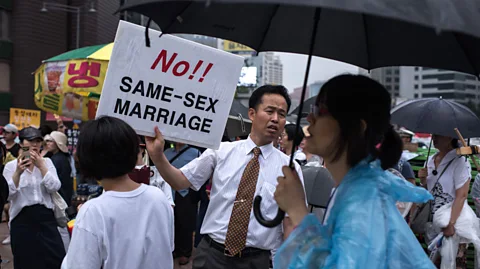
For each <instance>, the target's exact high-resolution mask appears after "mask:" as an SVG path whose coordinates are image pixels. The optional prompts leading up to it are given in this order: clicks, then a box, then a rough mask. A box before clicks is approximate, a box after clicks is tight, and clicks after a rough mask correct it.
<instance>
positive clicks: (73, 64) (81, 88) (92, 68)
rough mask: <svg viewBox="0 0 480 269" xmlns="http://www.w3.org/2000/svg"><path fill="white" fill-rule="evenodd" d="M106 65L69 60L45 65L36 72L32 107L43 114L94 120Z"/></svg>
mask: <svg viewBox="0 0 480 269" xmlns="http://www.w3.org/2000/svg"><path fill="white" fill-rule="evenodd" d="M107 67H108V61H101V60H95V59H72V60H68V61H56V62H46V63H44V64H42V66H41V67H40V68H38V69H37V70H36V71H35V94H34V96H35V97H34V98H35V104H36V105H37V107H38V108H40V109H42V110H43V111H46V112H50V113H54V114H58V115H62V116H65V117H69V118H73V119H79V120H84V121H87V120H89V119H94V118H95V114H96V109H97V106H98V100H99V98H100V93H101V91H102V87H103V82H104V79H105V73H106V71H107Z"/></svg>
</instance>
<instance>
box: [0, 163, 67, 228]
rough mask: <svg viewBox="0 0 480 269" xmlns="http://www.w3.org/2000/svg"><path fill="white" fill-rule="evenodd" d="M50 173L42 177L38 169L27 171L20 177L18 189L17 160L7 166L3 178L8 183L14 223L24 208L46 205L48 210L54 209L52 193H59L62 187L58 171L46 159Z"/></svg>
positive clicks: (11, 218)
mask: <svg viewBox="0 0 480 269" xmlns="http://www.w3.org/2000/svg"><path fill="white" fill-rule="evenodd" d="M44 159H45V164H46V166H47V168H48V172H47V173H46V174H45V176H44V177H43V176H42V172H41V171H40V169H38V167H36V166H34V168H33V170H32V171H30V170H28V169H26V170H25V171H24V172H23V173H22V175H20V182H19V183H18V188H17V187H15V183H13V179H12V177H13V173H15V170H16V169H17V160H13V161H10V162H9V163H7V164H6V165H5V169H4V170H3V176H4V177H5V179H6V180H7V182H8V190H9V192H10V193H9V195H8V200H9V201H10V221H12V220H13V219H14V218H15V217H16V216H17V215H18V213H20V211H22V208H24V207H26V206H31V205H36V204H40V205H44V206H45V207H46V208H49V209H53V202H52V197H51V195H50V194H51V193H54V192H56V191H58V190H59V189H60V187H61V185H62V183H61V182H60V180H59V179H58V175H57V169H55V166H54V165H53V162H52V160H50V158H44Z"/></svg>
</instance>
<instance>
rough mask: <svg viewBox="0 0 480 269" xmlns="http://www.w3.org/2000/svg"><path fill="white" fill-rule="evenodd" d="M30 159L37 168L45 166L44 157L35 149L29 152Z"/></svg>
mask: <svg viewBox="0 0 480 269" xmlns="http://www.w3.org/2000/svg"><path fill="white" fill-rule="evenodd" d="M30 160H31V161H32V163H33V164H34V165H35V166H36V167H38V168H39V169H42V168H46V166H45V159H43V158H42V157H41V156H40V155H39V154H38V153H37V152H35V151H31V152H30Z"/></svg>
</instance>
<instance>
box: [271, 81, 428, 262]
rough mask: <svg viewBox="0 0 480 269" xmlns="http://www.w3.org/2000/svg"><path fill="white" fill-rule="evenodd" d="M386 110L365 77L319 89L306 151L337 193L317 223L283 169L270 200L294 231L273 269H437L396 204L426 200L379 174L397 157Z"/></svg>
mask: <svg viewBox="0 0 480 269" xmlns="http://www.w3.org/2000/svg"><path fill="white" fill-rule="evenodd" d="M390 106H391V99H390V95H389V93H388V92H387V90H386V89H385V88H384V87H383V86H382V85H380V84H379V83H377V82H376V81H374V80H372V79H370V78H367V77H364V76H357V75H341V76H338V77H335V78H333V79H331V80H329V81H328V82H327V83H325V84H324V85H323V87H322V88H321V91H320V94H319V95H318V97H317V101H316V105H315V107H314V108H313V109H312V110H313V111H312V113H311V114H310V115H309V116H308V121H309V123H310V126H309V128H308V132H309V133H310V136H309V137H308V138H307V141H306V147H307V149H308V151H309V152H311V153H312V154H316V155H319V156H321V157H323V158H324V160H325V166H326V167H327V168H328V170H329V171H330V172H331V174H332V176H333V178H334V179H335V181H336V185H337V186H336V188H335V189H334V191H333V192H332V195H331V198H330V201H329V203H328V206H327V212H326V214H325V217H324V219H323V220H319V219H317V217H316V216H315V215H312V214H308V211H307V208H306V206H305V204H306V202H305V195H304V192H303V188H302V184H301V182H300V181H299V179H298V176H297V175H296V174H295V172H294V171H293V172H292V170H291V169H289V168H288V167H284V168H283V172H284V176H285V177H280V178H279V179H278V182H279V184H278V186H277V190H276V192H275V199H276V201H277V203H278V205H279V207H280V208H282V209H283V210H284V211H285V212H287V214H288V215H289V217H290V219H291V220H292V222H293V224H294V225H295V226H296V227H295V229H294V231H293V232H292V233H291V234H290V236H289V237H288V238H287V240H286V241H285V242H284V243H283V245H282V246H281V247H280V249H278V251H277V253H276V255H275V260H274V266H275V268H282V269H283V268H336V269H343V268H345V269H346V268H368V269H377V268H398V269H400V268H401V269H407V268H415V269H421V268H435V267H434V266H433V264H432V263H431V262H430V260H429V259H428V257H427V255H426V254H425V251H424V250H423V249H422V247H421V246H420V244H419V242H418V241H417V239H416V238H415V236H414V234H413V233H412V231H411V230H410V228H409V227H408V225H407V223H406V222H405V220H404V219H403V218H402V216H401V215H400V213H399V211H398V210H397V207H396V204H395V203H396V202H397V201H401V202H415V203H423V202H426V201H428V200H430V199H432V196H431V195H430V194H429V193H428V192H427V191H426V190H425V189H422V188H419V187H415V186H414V185H413V184H411V183H410V182H407V181H405V180H403V179H400V178H398V177H397V176H395V175H393V174H392V173H390V172H387V171H385V170H386V169H388V168H391V167H393V166H394V165H396V164H397V163H398V160H399V158H400V155H401V153H402V142H401V140H400V137H399V136H398V134H397V133H396V132H395V131H394V130H393V127H392V126H391V124H390ZM378 144H381V146H380V147H378V146H377V145H378Z"/></svg>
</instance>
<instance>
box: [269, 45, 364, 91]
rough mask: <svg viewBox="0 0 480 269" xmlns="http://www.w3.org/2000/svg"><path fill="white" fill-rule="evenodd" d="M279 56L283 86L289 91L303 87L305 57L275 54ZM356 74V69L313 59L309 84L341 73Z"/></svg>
mask: <svg viewBox="0 0 480 269" xmlns="http://www.w3.org/2000/svg"><path fill="white" fill-rule="evenodd" d="M275 54H276V55H280V59H281V60H282V64H283V85H284V86H285V87H287V89H288V90H289V91H293V89H294V88H296V87H301V86H302V85H303V80H304V77H305V68H306V64H307V56H306V55H301V54H293V53H283V52H275ZM346 72H348V73H354V74H357V73H358V67H356V66H354V65H350V64H346V63H342V62H338V61H333V60H329V59H325V58H320V57H314V58H313V59H312V66H311V67H310V75H309V79H308V81H309V83H312V82H314V81H317V80H327V79H329V78H331V77H333V76H335V75H338V74H342V73H346Z"/></svg>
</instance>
